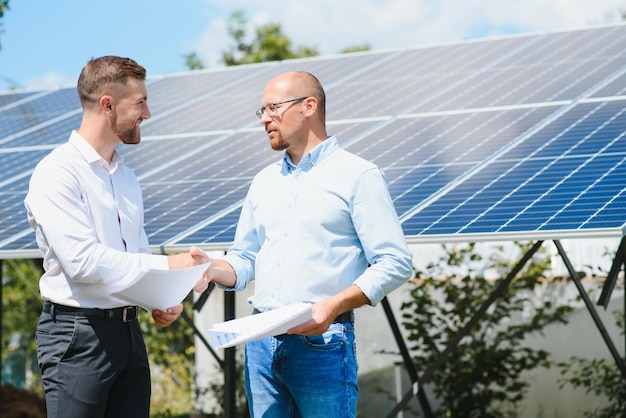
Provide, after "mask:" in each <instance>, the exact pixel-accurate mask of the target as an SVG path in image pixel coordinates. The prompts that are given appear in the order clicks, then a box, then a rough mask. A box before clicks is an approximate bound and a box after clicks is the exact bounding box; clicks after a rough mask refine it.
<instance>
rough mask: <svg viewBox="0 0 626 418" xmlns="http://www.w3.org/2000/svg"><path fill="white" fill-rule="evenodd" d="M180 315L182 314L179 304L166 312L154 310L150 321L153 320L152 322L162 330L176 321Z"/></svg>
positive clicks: (180, 304) (181, 305) (181, 307)
mask: <svg viewBox="0 0 626 418" xmlns="http://www.w3.org/2000/svg"><path fill="white" fill-rule="evenodd" d="M181 313H183V304H182V303H179V304H178V305H176V306H172V307H171V308H167V310H166V311H161V310H159V309H155V310H154V311H152V319H154V322H156V324H157V325H158V326H159V327H161V328H164V327H166V326H168V325H169V324H171V323H172V322H174V321H176V320H177V319H178V317H179V316H180V314H181Z"/></svg>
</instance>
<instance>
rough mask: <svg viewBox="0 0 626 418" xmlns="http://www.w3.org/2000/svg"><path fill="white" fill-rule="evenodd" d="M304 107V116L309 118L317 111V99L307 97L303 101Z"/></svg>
mask: <svg viewBox="0 0 626 418" xmlns="http://www.w3.org/2000/svg"><path fill="white" fill-rule="evenodd" d="M304 105H305V107H306V110H305V114H306V115H307V116H311V115H313V114H314V113H315V111H316V110H317V99H316V98H315V97H313V96H309V97H307V98H306V99H305V100H304Z"/></svg>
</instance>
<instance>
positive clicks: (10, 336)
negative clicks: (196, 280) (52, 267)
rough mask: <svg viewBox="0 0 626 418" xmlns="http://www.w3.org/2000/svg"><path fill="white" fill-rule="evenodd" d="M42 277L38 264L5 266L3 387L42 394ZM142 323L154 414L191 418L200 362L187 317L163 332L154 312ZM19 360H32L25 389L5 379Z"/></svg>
mask: <svg viewBox="0 0 626 418" xmlns="http://www.w3.org/2000/svg"><path fill="white" fill-rule="evenodd" d="M41 274H42V270H41V266H40V264H39V262H38V260H32V259H28V260H22V259H15V260H11V259H10V260H4V261H3V262H2V365H3V382H6V383H12V384H14V385H16V386H25V388H26V389H28V390H29V391H31V392H35V393H37V394H40V395H41V394H43V390H42V387H41V376H40V373H39V369H38V367H37V357H36V348H35V329H36V327H37V321H38V319H39V315H40V314H41V307H42V301H41V296H40V293H39V285H38V283H39V278H40V277H41ZM191 299H192V295H191V294H190V295H189V296H188V297H187V299H185V301H183V306H184V309H185V312H186V313H187V315H188V316H189V317H191V316H192V300H191ZM139 321H140V324H141V328H142V331H143V334H144V339H145V342H146V348H147V351H148V357H149V361H150V368H151V370H152V392H153V396H152V398H151V415H152V416H153V417H154V418H165V417H172V416H176V415H180V414H183V413H188V412H189V411H190V409H191V407H192V395H191V386H192V385H191V380H192V378H191V376H192V374H193V369H194V359H195V345H194V335H193V330H192V329H191V328H190V327H189V326H187V324H186V323H185V322H184V321H183V319H182V318H180V319H179V320H177V321H175V322H174V323H172V324H171V325H169V326H168V327H166V328H159V327H158V326H157V325H156V324H155V323H154V320H153V319H152V317H151V315H150V313H149V312H145V311H143V310H142V311H141V312H140V313H139ZM16 359H26V360H27V361H26V364H27V365H28V364H29V363H30V364H32V372H33V373H32V379H31V380H30V381H26V382H25V384H24V385H20V384H19V383H21V382H13V381H9V380H7V379H6V378H5V377H6V376H5V375H8V374H9V370H6V373H5V369H6V368H7V367H8V366H10V365H11V364H12V363H13V364H15V365H16V366H22V368H23V366H24V362H21V363H20V362H18V361H16ZM7 360H9V361H7ZM19 372H23V370H21V371H19Z"/></svg>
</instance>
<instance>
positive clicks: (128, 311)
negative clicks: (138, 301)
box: [43, 300, 139, 322]
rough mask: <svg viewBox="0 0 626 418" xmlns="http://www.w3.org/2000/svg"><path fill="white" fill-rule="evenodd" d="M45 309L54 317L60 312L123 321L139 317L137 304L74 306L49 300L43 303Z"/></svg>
mask: <svg viewBox="0 0 626 418" xmlns="http://www.w3.org/2000/svg"><path fill="white" fill-rule="evenodd" d="M43 311H44V312H45V313H48V314H51V315H52V316H53V317H54V316H56V315H59V314H63V315H74V316H85V317H89V318H102V319H114V320H118V321H122V322H130V321H133V320H135V319H137V316H138V314H139V308H137V307H136V306H123V307H121V308H113V309H97V308H75V307H73V306H65V305H59V304H58V303H54V302H50V301H49V300H47V301H45V302H44V303H43Z"/></svg>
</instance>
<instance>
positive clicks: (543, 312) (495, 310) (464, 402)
mask: <svg viewBox="0 0 626 418" xmlns="http://www.w3.org/2000/svg"><path fill="white" fill-rule="evenodd" d="M518 247H519V248H520V249H521V250H522V252H524V251H526V250H527V249H528V247H526V246H524V245H521V244H518ZM444 250H445V251H446V255H445V257H444V258H442V259H441V260H440V262H439V263H436V264H432V265H430V266H429V267H428V268H427V271H426V272H418V274H417V276H416V279H415V280H413V288H412V289H411V300H409V301H407V302H405V303H403V304H402V306H401V311H402V312H403V314H402V318H403V323H402V324H403V326H404V327H405V329H406V330H407V332H408V337H407V339H408V342H409V344H410V347H409V349H410V351H411V353H412V356H413V361H414V363H415V365H416V368H417V370H422V371H423V370H426V369H427V368H428V367H429V366H430V365H431V364H433V362H435V361H436V359H437V358H438V355H439V353H441V352H442V351H443V350H444V349H446V347H448V346H449V344H450V343H451V341H453V339H454V338H455V337H456V336H457V333H458V332H459V331H460V330H461V329H462V328H463V327H464V326H465V324H466V323H468V321H469V319H470V318H471V317H472V316H473V315H474V314H475V312H476V311H477V309H478V307H479V306H481V305H482V304H483V303H484V302H485V301H486V300H487V299H488V298H489V297H490V296H491V294H492V293H493V291H494V289H495V288H496V287H497V285H498V284H499V283H498V281H494V280H489V279H487V278H485V277H484V276H482V275H481V274H480V270H476V269H474V268H473V267H472V266H475V265H479V264H480V263H482V257H481V256H480V255H479V253H478V252H476V251H475V245H474V244H469V245H467V246H466V247H462V246H451V247H445V246H444ZM503 255H504V252H503V249H502V248H500V249H499V250H498V251H496V252H495V254H493V255H491V256H490V260H488V264H489V266H491V267H493V268H496V269H498V270H499V271H503V270H504V269H508V268H509V267H510V265H511V264H512V263H511V262H510V261H507V260H506V259H505V258H504V256H503ZM549 264H550V259H549V257H547V256H545V254H543V253H539V254H536V255H535V257H534V258H533V259H532V260H531V262H530V263H529V264H528V265H527V266H526V267H525V268H524V269H523V271H522V272H521V273H520V274H519V275H518V277H516V279H515V280H514V281H513V282H512V283H511V284H510V286H508V288H507V289H506V291H505V292H504V294H503V295H501V296H500V297H499V298H497V299H496V300H495V302H494V303H493V304H492V305H491V306H490V307H489V309H488V310H487V311H486V312H485V315H484V316H483V317H482V318H481V319H480V320H479V321H478V322H477V323H476V325H475V326H474V327H473V328H472V330H471V332H470V333H469V334H468V335H467V336H466V337H464V338H462V339H461V341H460V342H459V344H458V345H457V347H456V349H454V350H452V351H451V352H450V354H449V355H448V357H447V358H446V360H445V362H444V363H443V364H442V365H441V366H440V367H439V368H438V369H437V370H435V372H434V373H433V375H432V379H431V380H430V382H428V383H429V384H432V386H433V393H434V395H435V397H436V398H437V400H438V402H440V405H441V406H440V408H439V409H438V410H437V411H434V413H435V415H436V416H438V417H449V416H452V417H458V418H464V417H481V418H492V417H493V418H495V417H506V416H514V411H515V410H516V405H517V404H518V403H519V402H520V401H521V400H522V399H523V397H524V395H525V392H526V390H527V388H528V386H529V383H527V382H525V381H524V380H522V373H523V372H525V371H528V370H532V369H534V368H536V367H548V366H550V360H549V353H548V352H546V351H544V350H538V349H533V348H531V347H525V346H523V342H524V339H525V337H526V336H527V335H529V334H532V333H541V331H542V329H543V327H545V326H546V325H548V324H550V323H567V318H568V314H569V313H570V312H571V311H572V308H571V307H570V306H568V305H566V306H553V304H552V302H551V301H550V300H549V299H547V298H545V299H544V300H543V301H542V303H537V300H534V299H533V298H535V297H536V294H535V293H536V292H534V291H535V288H536V286H538V285H539V284H540V280H539V279H540V278H541V277H542V275H543V273H544V272H545V271H547V268H548V267H549ZM442 266H445V267H442ZM463 269H467V271H465V272H464V273H463ZM450 271H452V273H453V274H449V272H450ZM529 309H531V310H532V312H529Z"/></svg>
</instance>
